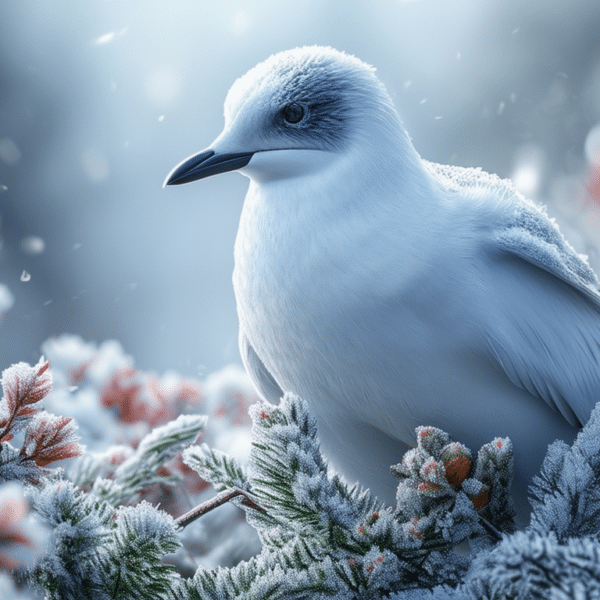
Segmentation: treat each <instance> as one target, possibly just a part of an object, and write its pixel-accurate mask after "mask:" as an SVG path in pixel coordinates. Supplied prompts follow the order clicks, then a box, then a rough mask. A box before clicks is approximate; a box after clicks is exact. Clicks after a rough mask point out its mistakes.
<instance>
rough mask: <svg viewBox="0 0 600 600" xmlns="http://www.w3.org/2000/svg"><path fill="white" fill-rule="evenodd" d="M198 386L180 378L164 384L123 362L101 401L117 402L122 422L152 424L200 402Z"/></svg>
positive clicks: (112, 404)
mask: <svg viewBox="0 0 600 600" xmlns="http://www.w3.org/2000/svg"><path fill="white" fill-rule="evenodd" d="M201 397H202V396H201V394H200V390H199V388H198V386H197V385H196V384H195V383H194V382H191V381H187V380H183V381H179V382H177V383H176V384H174V385H173V386H172V387H167V386H165V385H164V384H163V383H161V381H160V380H159V379H157V378H156V377H154V376H153V375H148V374H145V373H143V372H141V371H138V370H137V369H135V368H133V367H131V366H126V367H122V368H121V369H119V370H118V371H116V372H115V373H114V375H113V376H112V379H111V380H110V382H109V383H108V384H107V385H106V386H105V387H104V389H103V390H102V404H103V405H104V406H106V407H107V408H110V407H111V406H117V407H118V408H119V419H120V420H121V421H123V422H124V423H136V422H138V421H145V422H146V423H148V424H149V425H150V426H152V427H155V426H156V425H159V424H161V423H166V422H167V421H169V420H170V419H173V418H174V417H176V416H177V415H179V414H181V413H182V412H188V411H189V410H190V408H191V407H193V406H195V405H197V404H199V403H200V400H201Z"/></svg>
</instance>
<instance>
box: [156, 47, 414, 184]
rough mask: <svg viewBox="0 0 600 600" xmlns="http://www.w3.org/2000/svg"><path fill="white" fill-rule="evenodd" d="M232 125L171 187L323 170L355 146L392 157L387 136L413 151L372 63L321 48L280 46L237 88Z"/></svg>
mask: <svg viewBox="0 0 600 600" xmlns="http://www.w3.org/2000/svg"><path fill="white" fill-rule="evenodd" d="M224 116H225V127H224V129H223V132H222V133H221V135H219V137H218V138H217V139H216V140H215V141H214V142H213V143H212V144H211V146H209V147H208V148H207V149H206V150H203V151H202V152H199V153H197V154H194V155H193V156H191V157H189V158H187V159H186V160H184V161H183V162H182V163H180V164H179V165H178V166H177V167H175V168H174V169H173V170H172V171H171V173H170V174H169V175H168V176H167V179H166V180H165V183H164V185H165V186H166V185H178V184H182V183H188V182H191V181H195V180H197V179H202V178H204V177H208V176H210V175H216V174H218V173H224V172H227V171H233V170H239V171H240V172H241V173H243V174H244V175H247V176H248V177H250V178H251V179H254V180H256V181H259V182H264V181H267V180H272V179H281V178H290V177H294V176H297V175H304V176H305V175H307V174H310V173H312V172H318V171H320V170H322V169H324V168H326V167H328V166H330V165H331V163H332V162H335V161H336V160H340V159H342V157H345V158H346V159H347V157H348V155H349V154H351V153H352V151H353V150H358V151H359V152H360V154H361V155H362V156H363V157H364V156H369V155H371V156H372V157H375V160H377V157H379V158H386V157H385V154H386V144H385V143H383V142H385V140H386V139H389V138H390V136H392V137H395V138H397V139H396V140H394V142H393V143H394V147H395V148H398V147H400V148H402V149H403V150H405V153H406V155H407V156H412V154H415V155H416V153H415V152H414V149H413V148H412V144H411V143H410V140H409V138H408V136H407V135H406V132H405V131H404V129H403V128H402V125H401V124H400V120H399V118H398V115H397V113H396V111H395V110H394V107H393V105H392V101H391V99H390V97H389V95H388V94H387V92H386V90H385V88H384V86H383V84H382V83H381V82H380V81H379V79H378V78H377V77H376V75H375V73H374V69H373V67H371V66H369V65H367V64H366V63H364V62H362V61H360V60H359V59H357V58H355V57H354V56H351V55H348V54H345V53H343V52H339V51H337V50H334V49H332V48H324V47H318V46H311V47H304V48H296V49H293V50H288V51H285V52H280V53H278V54H275V55H273V56H271V57H270V58H268V59H267V60H266V61H264V62H262V63H260V64H258V65H257V66H256V67H254V68H253V69H251V70H250V71H248V72H247V73H246V74H245V75H243V76H242V77H240V78H239V79H238V80H237V81H236V82H235V83H234V84H233V86H232V87H231V89H230V90H229V93H228V95H227V98H226V101H225V111H224Z"/></svg>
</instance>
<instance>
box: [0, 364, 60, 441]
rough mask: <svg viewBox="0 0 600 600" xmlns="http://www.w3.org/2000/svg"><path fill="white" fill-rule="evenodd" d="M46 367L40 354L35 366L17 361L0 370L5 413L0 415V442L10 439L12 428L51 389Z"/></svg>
mask: <svg viewBox="0 0 600 600" xmlns="http://www.w3.org/2000/svg"><path fill="white" fill-rule="evenodd" d="M49 366H50V363H49V362H48V361H47V360H46V359H44V357H43V356H42V357H41V358H40V360H39V362H38V363H37V365H35V366H34V367H32V366H31V365H28V364H27V363H24V362H20V363H17V364H15V365H12V366H11V367H9V368H8V369H5V370H4V371H3V373H2V380H1V383H2V391H3V392H4V398H3V401H2V402H0V405H3V406H2V408H3V409H4V411H5V414H4V415H3V416H2V418H0V442H7V441H9V440H10V439H12V438H13V434H12V433H11V429H12V428H13V427H14V426H15V425H16V424H17V423H18V422H19V421H22V420H25V419H29V418H31V417H32V415H33V414H35V413H36V412H37V411H38V410H39V406H35V405H36V404H37V403H38V402H40V400H42V399H43V398H44V397H45V396H46V395H47V394H48V392H50V390H51V389H52V375H51V374H50V372H49V371H48V367H49Z"/></svg>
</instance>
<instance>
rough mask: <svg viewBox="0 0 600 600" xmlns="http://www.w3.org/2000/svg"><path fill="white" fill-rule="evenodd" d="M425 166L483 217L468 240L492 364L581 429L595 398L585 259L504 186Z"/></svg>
mask: <svg viewBox="0 0 600 600" xmlns="http://www.w3.org/2000/svg"><path fill="white" fill-rule="evenodd" d="M428 168H429V169H430V171H431V172H432V173H433V174H434V176H436V177H437V178H438V180H439V181H441V182H443V185H445V187H447V188H448V189H450V190H455V191H457V192H458V193H459V194H460V195H461V196H463V197H466V198H467V199H468V200H469V202H470V203H471V205H473V203H474V204H475V206H477V205H479V207H480V208H481V210H482V211H484V214H485V216H484V217H483V218H477V221H478V225H477V226H478V227H483V228H484V231H483V232H482V231H481V230H480V232H479V233H480V234H482V235H477V234H475V235H476V236H477V238H478V239H479V240H480V241H481V240H483V241H482V243H483V248H481V247H480V248H479V251H480V252H482V254H483V256H481V258H482V259H483V260H484V261H486V263H487V267H488V269H489V270H488V274H489V275H488V277H489V278H488V288H489V291H490V293H489V294H488V296H487V297H486V300H485V302H484V304H485V306H484V307H483V309H482V310H483V312H485V313H486V317H482V319H483V320H484V322H485V331H484V335H485V338H486V342H487V346H488V349H490V351H491V356H492V359H493V360H495V361H497V363H498V364H499V365H500V366H501V368H502V369H503V370H504V372H505V373H506V375H507V376H508V377H509V379H510V380H511V381H512V382H513V383H514V384H516V385H517V386H519V387H521V388H523V389H526V390H527V391H529V392H530V393H531V394H533V395H534V396H537V397H539V398H542V399H543V400H545V401H546V402H547V403H548V404H549V405H550V406H552V407H553V408H554V409H555V410H558V411H559V412H560V413H561V414H562V415H563V417H564V418H565V419H566V420H567V421H568V422H569V423H570V424H571V425H575V426H581V424H583V423H585V422H587V420H588V418H589V415H590V412H591V410H592V408H593V407H594V406H595V404H596V402H597V401H599V400H600V282H599V280H598V278H597V277H596V275H595V273H594V271H593V270H592V269H591V268H590V266H589V265H588V263H587V259H586V257H584V256H581V255H579V254H578V253H577V252H576V251H575V250H574V249H573V248H572V247H571V245H570V244H569V243H568V242H567V241H566V240H565V238H564V237H563V235H562V234H561V233H560V231H559V229H558V226H557V225H556V223H555V222H554V220H552V219H549V218H548V216H547V214H546V212H545V210H544V209H543V208H541V207H539V206H537V205H536V204H534V203H533V202H531V201H529V200H526V199H525V198H523V197H522V196H521V195H520V194H519V193H518V192H517V191H516V190H515V189H514V187H513V186H512V184H511V183H510V182H509V181H506V180H502V179H500V178H498V177H496V176H494V175H489V174H487V173H484V172H483V171H479V170H476V169H460V168H455V167H443V166H436V165H433V164H432V163H430V164H429V165H428ZM475 212H476V213H477V214H478V217H482V214H481V213H479V211H477V210H476V211H475ZM490 267H491V268H490Z"/></svg>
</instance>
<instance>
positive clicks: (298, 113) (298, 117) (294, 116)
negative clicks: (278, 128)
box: [281, 102, 304, 123]
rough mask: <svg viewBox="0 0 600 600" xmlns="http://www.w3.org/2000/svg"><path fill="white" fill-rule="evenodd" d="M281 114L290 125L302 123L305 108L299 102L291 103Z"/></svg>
mask: <svg viewBox="0 0 600 600" xmlns="http://www.w3.org/2000/svg"><path fill="white" fill-rule="evenodd" d="M281 114H282V115H283V118H284V119H285V120H286V121H287V122H288V123H300V121H302V119H303V118H304V107H303V106H302V105H301V104H298V103H297V102H291V103H290V104H286V105H285V106H284V107H283V108H282V109H281Z"/></svg>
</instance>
